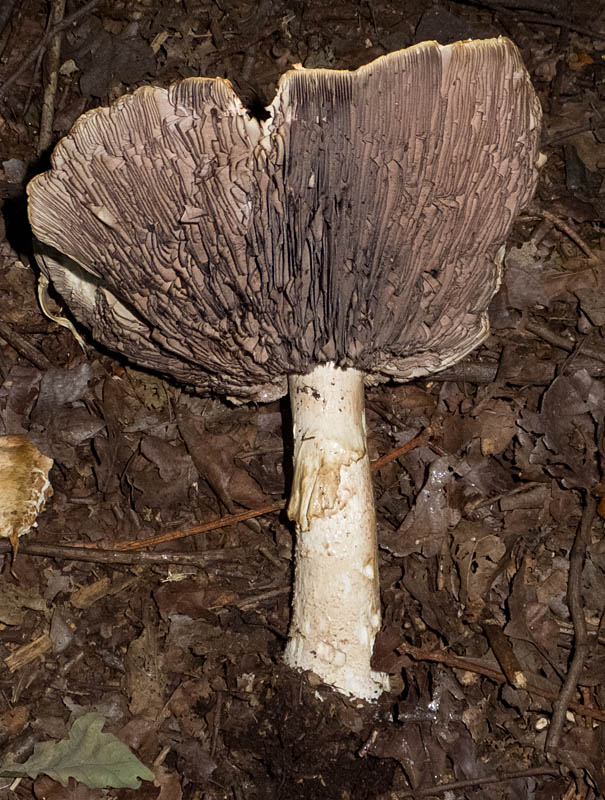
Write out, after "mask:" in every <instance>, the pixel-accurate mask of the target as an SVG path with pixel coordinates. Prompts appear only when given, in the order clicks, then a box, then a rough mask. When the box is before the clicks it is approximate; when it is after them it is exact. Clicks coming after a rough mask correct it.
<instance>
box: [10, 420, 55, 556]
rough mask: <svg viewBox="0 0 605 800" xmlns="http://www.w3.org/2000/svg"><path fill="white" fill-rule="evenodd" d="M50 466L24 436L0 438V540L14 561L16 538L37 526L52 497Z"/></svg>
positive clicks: (51, 462) (49, 461)
mask: <svg viewBox="0 0 605 800" xmlns="http://www.w3.org/2000/svg"><path fill="white" fill-rule="evenodd" d="M52 465H53V460H52V458H48V456H45V455H44V454H43V453H41V452H40V451H39V450H38V448H37V447H36V446H35V445H34V444H32V443H31V442H30V441H29V440H28V439H26V437H25V436H21V435H14V436H0V537H1V538H4V539H8V540H9V541H10V543H11V547H12V548H13V557H14V558H15V557H16V556H17V550H18V548H19V537H20V536H23V534H24V533H28V532H29V531H30V530H31V529H32V528H33V527H35V526H36V524H37V523H36V519H37V517H38V515H39V514H40V513H41V512H42V511H43V509H44V506H45V505H46V501H47V500H48V498H49V497H51V496H52V493H53V489H52V486H51V483H50V481H49V479H48V473H49V472H50V469H51V467H52Z"/></svg>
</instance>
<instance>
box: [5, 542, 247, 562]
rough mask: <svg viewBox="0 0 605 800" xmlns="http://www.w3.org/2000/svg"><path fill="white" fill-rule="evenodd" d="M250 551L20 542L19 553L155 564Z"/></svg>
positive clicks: (206, 559)
mask: <svg viewBox="0 0 605 800" xmlns="http://www.w3.org/2000/svg"><path fill="white" fill-rule="evenodd" d="M10 552H11V545H10V542H9V541H8V539H2V540H0V554H2V553H10ZM249 552H250V548H248V547H223V548H221V549H220V550H203V551H200V552H198V553H176V552H175V553H122V552H120V551H119V550H109V549H107V550H105V549H102V548H100V547H97V548H92V547H90V548H89V547H69V546H68V545H59V544H35V543H33V542H31V543H30V542H20V543H19V553H20V554H23V555H30V556H42V557H46V558H60V559H71V560H72V561H89V562H92V563H94V564H135V565H137V566H145V565H147V564H149V565H150V566H155V565H156V564H181V565H188V564H191V565H192V566H198V567H199V566H204V565H207V564H213V563H216V562H219V561H233V560H239V559H241V558H242V557H244V556H246V555H247V554H248V553H249Z"/></svg>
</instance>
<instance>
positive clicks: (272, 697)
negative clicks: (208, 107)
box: [0, 0, 605, 800]
mask: <svg viewBox="0 0 605 800" xmlns="http://www.w3.org/2000/svg"><path fill="white" fill-rule="evenodd" d="M53 24H55V26H56V25H59V28H56V27H55V28H53V27H52V26H53ZM57 31H60V32H61V50H60V52H59V51H58V50H56V49H55V50H53V42H54V41H55V39H56V33H57ZM53 34H55V35H54V36H53ZM498 34H504V35H507V36H509V37H510V38H511V39H513V41H514V42H516V44H517V45H518V47H519V48H520V50H521V53H522V56H523V58H524V60H525V63H526V65H527V68H528V70H529V72H530V73H531V76H532V79H533V81H534V85H535V87H536V90H537V92H538V94H539V97H540V101H541V103H542V106H543V109H544V129H543V144H542V150H543V152H544V154H545V155H546V156H547V157H548V160H547V162H546V165H545V166H544V168H543V169H542V172H541V177H540V182H539V186H538V191H537V194H536V197H535V199H534V200H533V202H532V204H531V206H530V208H528V209H526V210H525V211H524V212H523V214H522V215H521V216H520V217H519V218H518V220H517V221H516V223H515V225H514V228H513V231H512V234H511V236H510V238H509V241H508V242H507V252H506V259H505V275H504V281H503V285H502V288H501V290H500V292H499V293H498V294H497V296H496V297H495V299H494V300H493V302H492V305H491V308H490V321H491V329H492V333H491V335H490V338H489V339H488V340H487V341H486V343H485V344H484V345H482V346H481V347H480V348H479V349H478V350H477V351H475V352H474V353H473V354H472V355H471V356H469V357H468V358H467V359H466V360H465V361H463V362H461V363H459V364H458V365H457V366H455V367H452V368H450V369H448V370H447V371H446V372H444V373H441V374H439V375H436V376H434V377H433V378H431V379H430V380H419V381H417V382H415V383H410V384H402V385H395V384H392V385H388V384H387V385H384V386H381V387H378V388H373V389H369V390H368V391H367V394H366V400H367V423H368V424H367V427H368V432H369V445H370V454H371V457H372V458H373V459H378V458H379V457H384V458H383V461H382V462H381V464H380V465H379V466H378V467H377V468H376V469H375V470H374V472H373V476H374V481H375V496H376V503H377V514H378V534H379V545H380V583H381V601H382V611H383V628H382V631H381V632H380V634H379V637H378V639H377V642H376V646H375V650H374V662H373V663H374V666H375V667H376V668H377V669H380V670H383V671H386V672H388V673H389V674H390V675H391V683H392V690H391V692H390V693H387V694H385V695H383V697H382V698H381V699H380V701H379V702H378V703H375V704H366V703H363V702H351V701H349V700H347V699H346V698H343V697H342V696H340V695H338V694H337V693H335V692H333V691H332V690H330V689H329V688H328V687H326V686H323V685H322V684H321V683H320V682H319V681H318V680H317V679H316V678H315V677H314V676H313V675H303V674H296V673H293V672H292V671H290V670H289V669H287V668H286V667H285V666H284V665H283V664H282V663H281V660H280V654H281V652H282V650H283V645H284V642H285V637H286V634H287V628H288V620H289V599H290V592H291V582H292V569H291V559H292V547H293V530H292V526H291V525H290V523H289V522H288V520H287V519H286V516H285V513H284V511H283V508H284V499H285V498H286V497H287V488H288V485H289V481H290V478H291V457H292V453H291V442H290V437H289V434H288V433H287V403H286V402H283V401H282V402H274V403H269V404H266V405H262V404H258V405H252V404H249V405H242V406H237V407H236V406H233V405H230V404H229V403H227V402H223V401H221V400H219V399H215V398H214V399H213V398H204V397H196V396H193V395H191V394H188V393H187V392H186V391H184V389H183V388H182V387H179V386H178V385H177V384H175V383H173V382H168V381H164V380H162V379H161V378H160V377H158V376H155V375H152V374H148V373H145V372H143V371H141V370H137V369H136V368H134V367H133V366H131V365H128V364H127V363H125V362H123V361H120V360H119V359H118V358H117V357H115V356H114V355H113V354H111V353H109V352H104V351H102V350H101V349H100V348H98V347H96V346H95V344H94V342H93V341H92V339H89V338H86V343H85V345H84V348H81V347H80V346H79V345H78V343H77V341H76V340H75V338H74V336H73V335H72V333H71V332H70V331H69V330H68V329H66V328H65V327H61V326H59V325H57V324H56V323H55V322H54V321H52V320H51V319H49V318H48V317H46V316H44V315H43V314H42V312H41V310H40V306H39V304H38V300H37V290H36V280H37V268H36V266H35V262H34V259H33V256H32V241H31V233H30V231H29V227H28V223H27V216H26V204H25V185H26V183H27V181H28V180H29V179H30V178H31V177H33V176H34V175H35V174H37V173H38V172H41V171H43V170H44V169H46V168H47V167H48V163H49V152H50V149H51V145H53V144H54V143H56V141H57V140H58V139H59V138H60V137H61V136H63V135H65V134H66V133H67V132H68V131H69V129H70V127H71V126H72V124H73V123H74V121H75V120H76V118H77V117H78V116H79V115H80V114H82V113H83V112H84V111H86V110H88V109H91V108H94V107H96V106H98V105H106V104H108V103H110V102H111V101H113V100H114V99H116V98H117V97H119V96H120V95H122V94H124V93H126V92H128V91H131V90H133V89H134V88H136V87H137V86H141V85H144V84H147V83H153V84H156V85H162V86H166V85H168V84H170V83H171V82H172V81H174V80H177V79H179V78H184V77H188V76H193V75H204V76H208V77H214V76H223V77H227V78H229V80H230V81H231V82H232V84H233V86H234V87H235V89H236V91H237V92H238V93H239V95H240V96H241V98H242V100H243V102H244V103H245V104H246V105H247V106H248V107H249V108H250V109H251V111H252V112H253V113H254V114H256V115H262V113H263V111H262V110H263V108H264V107H265V106H267V105H268V104H269V103H270V102H271V100H272V97H273V95H274V92H275V87H276V84H277V81H278V79H279V76H280V75H281V74H282V73H283V72H284V71H285V70H286V69H288V68H289V67H290V66H291V65H292V64H295V63H301V64H302V65H304V66H305V67H315V66H325V67H331V68H342V69H344V68H354V67H357V66H359V65H361V64H364V63H366V62H368V61H370V60H372V59H373V58H376V57H378V56H380V55H383V54H385V53H387V52H389V51H392V50H396V49H399V48H403V47H406V46H408V45H411V44H413V43H415V42H418V41H422V40H427V39H436V40H438V41H440V42H442V43H448V42H451V41H455V40H458V39H466V38H483V37H490V36H495V35H498ZM53 81H56V92H55V91H54V90H53ZM0 87H1V90H0V202H1V204H2V216H1V217H0V434H1V435H5V434H10V435H27V436H28V438H29V439H30V440H31V441H32V442H34V443H35V444H36V445H37V446H38V447H39V448H40V449H41V450H42V451H43V452H44V453H46V454H47V455H48V456H50V457H52V459H53V460H54V465H53V467H52V470H51V472H50V479H51V482H52V488H53V496H52V498H49V499H48V502H47V504H46V510H45V511H44V512H43V513H42V515H41V516H40V517H39V519H38V526H37V528H34V529H32V531H31V532H30V533H29V534H28V535H27V536H25V537H23V538H22V539H21V542H20V551H19V554H18V557H17V559H16V561H15V562H14V565H13V564H12V561H11V557H10V545H9V542H8V541H7V540H4V541H2V542H0V563H2V578H1V581H0V667H1V670H0V687H1V694H0V747H1V748H2V753H1V754H0V767H1V766H2V765H5V764H6V763H8V762H11V761H20V762H23V761H25V760H26V759H27V758H29V757H30V756H31V754H32V752H33V748H34V745H35V744H36V743H40V742H47V741H54V742H56V741H59V740H64V739H65V738H66V737H67V736H68V734H69V732H70V729H71V727H72V724H73V722H74V720H76V719H77V718H80V717H82V716H83V715H84V714H86V713H89V712H96V713H97V714H100V715H102V717H103V719H104V720H105V728H104V730H105V731H110V732H113V733H115V734H116V735H117V736H118V737H119V739H120V740H121V741H122V742H124V743H125V744H126V745H127V746H128V747H129V748H130V751H131V752H132V753H134V754H136V756H137V758H138V759H139V760H140V761H141V762H142V763H143V764H145V765H147V767H149V768H151V769H152V770H153V773H154V775H155V780H143V781H142V783H141V785H140V787H139V788H137V789H135V788H119V789H115V788H113V789H111V788H89V786H87V785H86V784H85V783H84V782H83V781H81V780H79V781H76V780H74V778H71V779H70V781H69V783H68V785H67V786H63V785H62V784H61V783H60V782H58V781H55V780H53V779H52V778H51V777H50V776H49V775H48V774H45V772H44V770H41V771H40V774H39V775H38V776H37V777H35V774H34V776H32V777H29V776H25V777H22V778H20V779H13V778H12V777H5V778H0V787H2V788H0V797H1V798H38V800H41V799H42V798H47V800H67V799H68V798H70V799H71V800H76V798H77V800H93V799H94V800H96V799H97V798H99V799H100V798H119V800H126V798H133V800H134V798H137V800H138V799H139V798H140V799H141V800H143V798H149V800H151V799H152V798H153V799H154V800H155V799H156V798H158V799H160V798H161V800H180V798H186V799H190V798H191V800H193V798H196V800H223V799H224V800H227V799H228V798H229V800H255V799H256V798H259V799H260V798H263V799H264V798H276V800H278V799H280V798H282V799H283V800H304V799H307V798H321V799H322V800H324V799H325V800H362V799H365V798H367V799H368V800H395V798H404V797H414V798H420V797H422V798H430V797H438V798H441V797H442V798H448V800H454V799H456V800H458V799H460V800H462V798H467V799H468V800H479V798H481V800H504V798H506V799H507V800H512V798H532V800H555V799H557V800H558V799H559V798H567V799H568V800H571V798H582V800H589V798H595V797H600V796H602V794H603V793H605V769H604V767H603V762H604V758H603V755H604V750H603V744H604V736H603V731H604V727H603V722H604V721H605V690H604V688H603V683H604V675H605V650H604V651H602V650H601V648H600V645H601V644H605V631H603V630H602V623H603V614H604V611H605V575H604V572H605V539H604V538H603V518H604V517H605V499H604V498H605V482H604V481H603V474H602V468H603V452H604V451H603V435H604V421H605V420H604V416H605V383H604V382H603V375H604V374H605V339H604V337H603V326H604V325H605V292H604V288H605V230H604V229H603V218H604V212H605V183H604V182H603V177H604V175H605V172H604V170H605V120H604V119H603V99H604V95H605V4H604V3H603V1H602V0H597V2H596V3H595V2H594V0H592V2H588V0H579V1H578V2H574V3H573V4H570V3H568V2H565V1H564V0H548V1H547V0H500V2H498V1H497V0H485V1H484V2H476V3H473V2H466V3H465V2H442V3H437V2H430V1H429V0H411V2H407V3H401V2H399V3H398V2H395V1H394V0H360V2H341V1H340V0H334V2H331V3H329V4H326V3H323V2H320V0H290V1H289V2H285V0H284V2H275V0H260V2H247V0H215V2H210V1H208V2H206V0H180V1H178V2H175V1H174V0H116V1H115V2H112V1H110V0H107V2H102V0H98V2H94V1H93V2H84V0H68V2H67V5H66V8H65V9H64V10H62V9H61V3H60V2H52V3H51V2H50V0H49V2H45V0H17V2H15V0H3V2H2V4H0ZM49 87H50V88H49ZM49 96H50V97H51V98H54V109H52V111H51V113H50V115H49V112H48V110H47V111H46V112H44V111H43V100H44V98H45V97H46V98H47V99H48V97H49ZM56 300H57V298H56V297H55V299H54V300H52V299H51V300H49V301H46V302H47V304H48V305H49V307H50V309H51V311H54V312H55V313H58V305H56V304H55V301H56ZM284 428H285V429H286V432H284ZM408 442H411V445H410V447H409V448H404V450H403V451H402V450H401V448H402V447H403V446H404V445H406V443H408ZM406 450H407V452H406ZM4 502H5V498H4V497H3V496H2V495H0V504H2V503H4ZM247 511H248V512H250V511H251V512H254V513H252V514H248V516H249V519H247V520H244V521H239V522H238V521H237V519H236V520H232V519H230V518H231V516H233V515H238V514H242V513H243V512H247ZM194 526H202V527H201V530H200V529H198V530H197V532H191V531H190V529H192V528H194ZM173 531H189V535H187V536H181V537H175V536H172V537H171V536H170V535H169V534H170V533H171V532H173ZM156 536H159V537H162V541H161V542H160V543H158V544H153V545H151V546H146V547H144V548H141V549H133V548H132V547H131V548H130V549H129V548H128V546H127V544H128V543H132V542H136V541H141V540H145V539H149V538H150V537H156ZM68 774H72V775H75V774H76V772H73V771H72V772H71V773H68ZM138 774H139V776H140V777H144V775H143V773H141V772H139V773H138ZM55 777H57V775H55ZM109 785H110V784H109V783H101V784H100V786H101V787H107V786H109Z"/></svg>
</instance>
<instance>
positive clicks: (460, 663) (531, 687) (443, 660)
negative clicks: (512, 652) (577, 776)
mask: <svg viewBox="0 0 605 800" xmlns="http://www.w3.org/2000/svg"><path fill="white" fill-rule="evenodd" d="M396 649H397V650H398V651H399V652H400V653H405V654H406V655H409V656H410V657H411V658H413V659H414V660H415V661H434V662H435V663H437V664H446V665H447V666H448V667H452V668H453V669H461V670H465V671H466V672H475V673H477V674H478V675H485V677H486V678H489V679H490V680H492V681H495V682H496V683H507V680H506V675H505V674H504V673H503V672H501V671H500V670H499V669H494V667H489V666H487V665H486V664H481V663H478V662H477V661H471V660H469V659H467V658H458V656H454V655H452V654H451V653H448V652H447V651H438V652H435V651H434V650H422V649H421V648H419V647H413V646H412V645H411V644H408V643H407V642H401V643H400V644H399V645H398V646H397V648H396ZM526 691H528V692H530V693H531V694H535V695H537V696H538V697H543V698H544V699H546V700H550V701H556V700H557V698H558V697H559V695H558V693H557V692H555V691H551V690H550V689H543V688H542V687H540V686H536V684H535V683H532V678H531V676H529V679H528V682H527V689H526ZM568 708H570V709H571V710H572V711H574V712H575V713H576V714H578V715H579V716H582V717H589V718H590V719H598V720H601V721H603V722H605V711H599V710H598V709H596V708H588V707H587V706H583V705H580V704H579V703H575V702H574V703H571V702H570V703H569V704H568Z"/></svg>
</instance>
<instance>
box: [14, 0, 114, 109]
mask: <svg viewBox="0 0 605 800" xmlns="http://www.w3.org/2000/svg"><path fill="white" fill-rule="evenodd" d="M98 4H99V0H88V3H85V4H84V5H83V6H82V8H79V9H78V10H77V11H74V13H73V14H70V15H69V16H68V17H65V19H64V20H63V22H60V23H59V24H58V25H55V26H53V27H52V28H50V29H49V30H48V31H47V32H46V33H45V34H44V36H43V37H42V41H41V42H40V44H39V45H38V46H37V47H35V48H34V49H33V50H32V51H31V53H30V54H29V55H28V56H26V57H25V58H24V59H23V61H22V62H21V64H20V65H19V68H18V69H16V70H15V71H14V72H13V74H12V75H10V76H9V77H8V78H7V79H6V80H5V81H4V83H3V84H2V86H0V97H3V96H4V95H5V94H6V91H7V89H9V88H10V87H11V86H12V85H13V83H15V81H16V80H17V79H18V78H19V77H20V76H21V74H22V73H23V72H24V71H25V70H26V69H27V68H28V67H29V66H30V64H33V62H34V61H35V60H36V59H37V58H38V56H39V55H40V53H42V52H43V51H44V50H46V48H47V47H48V43H49V42H50V40H51V39H52V38H53V37H54V36H56V35H57V34H58V33H61V32H62V31H64V30H67V28H69V27H70V26H71V25H73V24H74V22H77V21H78V20H79V19H80V18H81V17H84V16H86V14H88V13H89V12H90V11H92V10H93V9H94V8H95V6H97V5H98Z"/></svg>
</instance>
